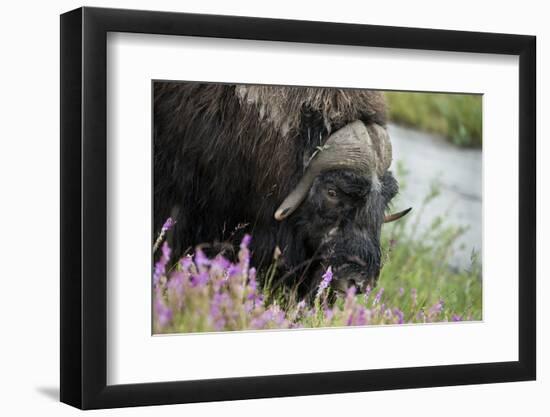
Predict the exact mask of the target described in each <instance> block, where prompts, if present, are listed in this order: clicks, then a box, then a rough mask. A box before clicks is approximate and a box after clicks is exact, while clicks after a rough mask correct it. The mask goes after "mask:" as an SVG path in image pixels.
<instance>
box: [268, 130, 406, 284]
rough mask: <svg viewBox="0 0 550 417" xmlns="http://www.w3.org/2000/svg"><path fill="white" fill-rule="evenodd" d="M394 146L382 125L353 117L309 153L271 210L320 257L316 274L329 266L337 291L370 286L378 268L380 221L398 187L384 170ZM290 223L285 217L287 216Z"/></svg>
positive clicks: (394, 217) (395, 216)
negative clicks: (287, 190) (296, 178)
mask: <svg viewBox="0 0 550 417" xmlns="http://www.w3.org/2000/svg"><path fill="white" fill-rule="evenodd" d="M391 160H392V148H391V143H390V140H389V137H388V134H387V131H386V129H385V128H384V127H383V126H380V125H378V124H376V123H371V124H368V125H365V123H364V122H362V121H360V120H357V121H354V122H352V123H349V124H347V125H346V126H344V127H342V128H341V129H339V130H337V131H336V132H334V133H333V134H332V135H330V136H329V137H328V138H327V139H326V141H325V142H324V144H323V145H322V146H319V147H318V148H317V150H316V151H315V152H314V153H313V154H312V155H311V157H310V158H309V161H307V163H306V168H305V171H304V174H303V176H302V177H301V179H300V180H299V182H298V184H297V185H296V187H295V188H294V189H293V190H292V191H291V192H290V194H289V195H288V196H287V197H286V198H285V199H284V201H283V202H282V204H281V205H280V207H279V208H278V209H277V210H276V212H275V219H276V220H278V221H285V220H287V219H290V218H292V221H293V222H294V223H295V225H296V227H297V228H298V230H300V234H301V235H302V236H303V239H304V241H305V243H306V245H307V247H308V250H309V252H310V254H311V256H312V257H313V258H315V259H318V260H319V261H320V262H318V263H317V271H316V274H317V278H319V276H320V274H321V271H322V270H323V269H324V268H326V267H327V266H328V265H330V266H331V267H332V268H333V271H334V273H335V280H334V281H333V285H334V287H335V289H337V290H339V291H345V290H346V289H347V288H348V287H350V286H355V287H356V288H357V289H358V290H359V291H363V290H364V289H365V288H366V287H367V285H370V286H374V285H375V284H376V280H377V279H378V275H379V274H380V268H381V250H380V232H381V227H382V224H383V223H385V222H389V221H394V220H397V219H399V218H400V217H402V216H404V215H405V214H407V213H408V212H409V211H410V209H408V210H405V211H403V212H401V213H397V214H393V215H387V216H386V215H385V211H386V209H387V207H388V204H389V202H390V200H391V199H392V198H393V197H394V196H395V195H396V194H397V191H398V185H397V182H396V180H395V179H394V177H393V176H392V174H391V173H390V172H389V171H388V169H389V167H390V164H391ZM287 221H288V220H287Z"/></svg>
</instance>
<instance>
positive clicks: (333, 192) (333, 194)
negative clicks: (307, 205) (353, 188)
mask: <svg viewBox="0 0 550 417" xmlns="http://www.w3.org/2000/svg"><path fill="white" fill-rule="evenodd" d="M327 195H328V196H329V197H330V198H336V196H337V194H336V190H334V189H332V188H330V189H328V190H327Z"/></svg>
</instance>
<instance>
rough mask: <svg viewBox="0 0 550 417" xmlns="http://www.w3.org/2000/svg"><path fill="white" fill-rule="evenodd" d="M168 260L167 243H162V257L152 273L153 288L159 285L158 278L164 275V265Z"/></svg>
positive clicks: (168, 249) (168, 248) (168, 250)
mask: <svg viewBox="0 0 550 417" xmlns="http://www.w3.org/2000/svg"><path fill="white" fill-rule="evenodd" d="M169 260H170V247H169V246H168V243H166V242H164V245H162V255H161V257H160V259H159V260H158V261H157V263H156V264H155V271H154V272H153V284H154V285H155V287H156V286H157V285H158V284H159V282H160V278H161V277H162V276H163V275H164V274H165V273H166V264H167V263H168V261H169Z"/></svg>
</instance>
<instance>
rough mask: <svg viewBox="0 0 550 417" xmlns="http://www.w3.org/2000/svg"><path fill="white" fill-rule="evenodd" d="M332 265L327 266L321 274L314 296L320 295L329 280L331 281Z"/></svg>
mask: <svg viewBox="0 0 550 417" xmlns="http://www.w3.org/2000/svg"><path fill="white" fill-rule="evenodd" d="M332 277H333V274H332V267H331V266H329V267H328V268H327V270H326V271H325V273H324V274H323V277H322V278H323V280H322V281H321V283H320V284H319V288H318V289H317V295H316V297H320V296H321V294H322V293H323V291H324V290H325V289H326V288H327V287H328V286H329V284H330V282H331V281H332Z"/></svg>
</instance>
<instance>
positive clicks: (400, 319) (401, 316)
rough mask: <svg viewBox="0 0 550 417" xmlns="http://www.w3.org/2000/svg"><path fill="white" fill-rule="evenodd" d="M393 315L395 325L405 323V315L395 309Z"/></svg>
mask: <svg viewBox="0 0 550 417" xmlns="http://www.w3.org/2000/svg"><path fill="white" fill-rule="evenodd" d="M393 314H394V316H395V317H397V324H403V323H404V322H405V314H403V312H402V311H401V310H400V309H398V308H397V307H396V308H394V309H393Z"/></svg>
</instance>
